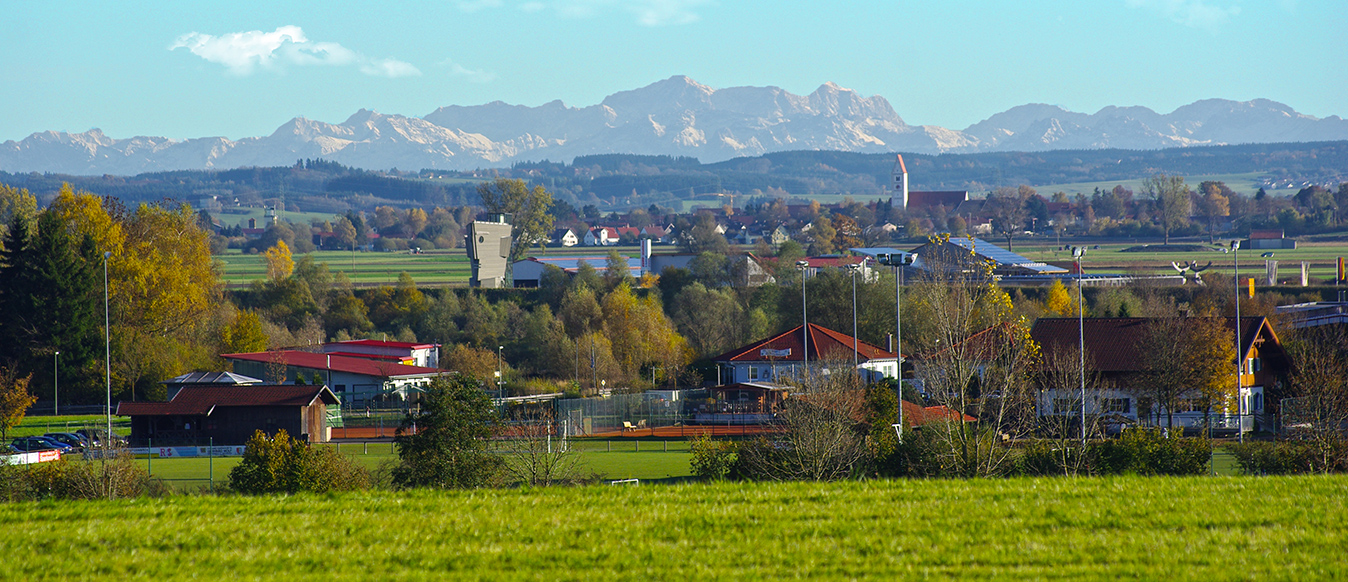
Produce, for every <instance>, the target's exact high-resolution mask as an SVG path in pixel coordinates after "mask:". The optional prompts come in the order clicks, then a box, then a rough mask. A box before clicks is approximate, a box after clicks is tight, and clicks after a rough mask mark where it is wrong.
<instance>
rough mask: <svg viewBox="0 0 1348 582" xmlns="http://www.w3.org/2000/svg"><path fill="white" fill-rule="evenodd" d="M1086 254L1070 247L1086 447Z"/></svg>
mask: <svg viewBox="0 0 1348 582" xmlns="http://www.w3.org/2000/svg"><path fill="white" fill-rule="evenodd" d="M1084 254H1086V247H1072V258H1073V259H1075V260H1076V265H1077V336H1078V337H1077V340H1078V342H1079V343H1078V346H1077V355H1078V356H1079V357H1080V361H1079V365H1080V370H1081V447H1082V450H1085V447H1086V316H1085V312H1086V306H1085V302H1084V301H1082V299H1081V279H1082V275H1083V273H1082V272H1081V256H1082V255H1084Z"/></svg>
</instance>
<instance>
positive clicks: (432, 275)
mask: <svg viewBox="0 0 1348 582" xmlns="http://www.w3.org/2000/svg"><path fill="white" fill-rule="evenodd" d="M313 257H314V260H315V261H317V262H320V263H327V264H328V269H329V270H331V271H332V273H333V274H336V273H339V272H340V273H346V276H347V278H348V279H350V280H351V282H352V283H353V284H355V285H357V286H363V287H372V286H376V285H393V284H396V283H397V282H398V275H399V274H401V273H404V272H406V273H407V274H409V275H411V276H412V280H414V281H416V282H417V284H418V285H421V286H442V285H449V286H467V285H468V275H469V271H470V268H469V265H468V255H466V254H465V253H464V251H463V249H447V250H435V251H427V252H424V253H422V254H419V255H414V254H411V253H408V252H407V251H401V252H398V251H394V252H386V253H377V252H351V251H316V252H314V253H313ZM296 258H297V259H298V257H296ZM215 259H216V260H217V261H219V263H220V272H221V275H222V279H223V280H224V282H225V284H226V285H228V286H232V287H246V286H248V285H249V284H250V283H252V282H253V281H260V280H263V279H266V278H267V264H266V261H265V259H264V258H263V256H262V255H261V254H256V255H245V254H242V253H239V252H237V251H232V252H230V253H228V254H224V255H216V257H215Z"/></svg>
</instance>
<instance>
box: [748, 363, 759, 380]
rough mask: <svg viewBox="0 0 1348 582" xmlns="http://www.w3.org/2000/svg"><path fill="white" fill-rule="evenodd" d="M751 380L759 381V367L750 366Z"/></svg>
mask: <svg viewBox="0 0 1348 582" xmlns="http://www.w3.org/2000/svg"><path fill="white" fill-rule="evenodd" d="M749 379H750V380H757V379H758V366H749Z"/></svg>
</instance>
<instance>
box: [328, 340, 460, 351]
mask: <svg viewBox="0 0 1348 582" xmlns="http://www.w3.org/2000/svg"><path fill="white" fill-rule="evenodd" d="M327 345H330V346H340V345H357V346H370V347H376V348H405V349H411V350H424V349H428V348H433V347H435V346H436V344H417V343H410V342H391V341H387V340H382V341H381V340H372V339H359V340H346V341H344V342H328V343H327Z"/></svg>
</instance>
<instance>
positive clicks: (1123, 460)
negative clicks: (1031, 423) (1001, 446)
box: [1016, 429, 1212, 475]
mask: <svg viewBox="0 0 1348 582" xmlns="http://www.w3.org/2000/svg"><path fill="white" fill-rule="evenodd" d="M1082 455H1083V452H1082V449H1081V447H1079V446H1076V447H1072V446H1065V445H1064V444H1062V443H1060V442H1058V441H1032V442H1029V443H1026V444H1025V446H1024V447H1022V449H1021V455H1020V458H1019V459H1018V460H1017V463H1016V467H1017V472H1018V473H1020V474H1022V475H1063V474H1069V473H1076V474H1087V475H1121V474H1125V473H1130V474H1137V475H1202V474H1204V473H1206V472H1207V470H1208V461H1209V460H1210V459H1211V458H1212V449H1211V443H1210V442H1209V441H1208V440H1207V439H1200V438H1178V437H1177V438H1167V437H1165V436H1162V434H1161V431H1160V430H1157V429H1136V430H1128V431H1124V433H1123V434H1122V435H1121V436H1120V437H1119V438H1117V439H1111V440H1104V441H1096V442H1091V443H1088V444H1087V445H1086V448H1085V452H1084V458H1083V457H1082ZM1069 468H1072V469H1075V470H1070V469H1069Z"/></svg>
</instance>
